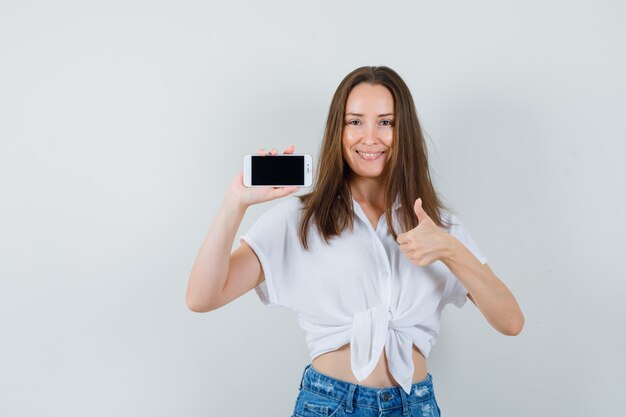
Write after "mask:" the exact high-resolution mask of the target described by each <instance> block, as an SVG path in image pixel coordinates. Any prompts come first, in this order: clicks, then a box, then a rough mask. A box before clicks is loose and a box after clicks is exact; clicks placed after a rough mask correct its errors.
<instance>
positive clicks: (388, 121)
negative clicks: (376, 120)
mask: <svg viewBox="0 0 626 417" xmlns="http://www.w3.org/2000/svg"><path fill="white" fill-rule="evenodd" d="M385 122H386V123H388V124H384V125H383V126H393V121H391V120H382V121H381V122H380V123H385Z"/></svg>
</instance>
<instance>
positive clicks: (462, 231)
mask: <svg viewBox="0 0 626 417" xmlns="http://www.w3.org/2000/svg"><path fill="white" fill-rule="evenodd" d="M450 220H451V223H452V226H450V232H449V233H450V234H451V235H452V236H454V237H455V238H457V239H458V240H459V241H460V242H461V243H462V244H463V245H464V246H465V247H466V248H467V249H468V250H469V251H470V252H471V253H472V254H473V255H474V256H475V257H476V258H477V259H478V260H479V261H480V263H481V264H483V265H484V264H486V263H487V257H486V256H484V255H483V254H482V253H481V251H480V249H479V248H478V245H477V244H476V241H474V239H473V238H472V236H471V235H470V234H469V231H468V230H467V228H466V227H465V225H464V224H463V222H462V221H461V220H460V219H459V218H458V217H457V216H456V215H455V214H451V215H450ZM448 272H449V274H448V275H449V279H450V281H449V282H448V292H447V301H446V304H448V303H452V304H454V305H455V306H457V307H458V308H461V307H463V306H464V305H465V303H466V302H467V293H468V291H467V288H465V286H464V285H463V284H462V283H461V281H459V280H458V279H457V278H456V277H455V276H454V274H452V272H451V271H449V270H448Z"/></svg>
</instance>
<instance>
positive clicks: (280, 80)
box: [0, 0, 626, 417]
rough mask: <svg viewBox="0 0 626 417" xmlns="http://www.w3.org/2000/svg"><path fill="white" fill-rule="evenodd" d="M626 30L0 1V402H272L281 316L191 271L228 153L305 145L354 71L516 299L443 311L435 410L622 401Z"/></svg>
mask: <svg viewBox="0 0 626 417" xmlns="http://www.w3.org/2000/svg"><path fill="white" fill-rule="evenodd" d="M624 39H626V6H625V3H624V2H622V1H617V0H616V1H595V2H587V1H571V0H570V1H528V0H527V1H517V2H496V1H480V2H467V1H448V2H435V1H396V2H371V1H315V2H312V1H310V2H302V1H280V2H278V1H265V2H254V1H247V2H242V1H239V2H228V3H226V2H220V3H218V4H215V3H211V2H207V1H181V0H179V1H176V2H174V1H137V0H124V1H111V0H109V1H106V2H105V1H99V2H80V1H56V2H46V1H29V2H26V1H7V0H2V1H0V191H1V197H0V211H1V213H0V214H1V215H0V231H1V233H0V330H1V333H0V416H11V417H22V416H33V417H34V416H37V417H45V416H63V417H73V416H81V417H82V416H107V417H108V416H151V417H157V416H174V415H175V416H189V417H195V416H218V415H220V416H244V415H259V416H270V415H273V416H278V415H283V416H285V417H286V416H288V415H290V414H291V412H292V410H293V405H294V402H295V399H296V395H297V389H298V384H299V381H300V377H301V375H302V370H303V368H304V366H305V365H306V364H307V363H308V352H307V349H306V345H305V343H304V333H303V332H302V331H301V330H300V328H299V327H298V325H297V322H296V317H295V314H293V313H292V312H291V311H289V310H287V309H283V308H279V309H271V308H267V307H264V306H263V305H262V304H261V303H260V301H259V300H258V299H257V298H256V295H255V294H254V293H253V292H250V293H248V294H246V295H244V296H243V297H241V298H239V299H237V300H235V301H234V302H232V303H231V304H229V305H227V306H225V307H223V308H222V309H220V310H217V311H214V312H211V313H207V314H198V313H193V312H191V311H189V310H188V309H187V308H186V306H185V290H186V285H187V279H188V276H189V272H190V269H191V266H192V263H193V260H194V258H195V255H196V253H197V250H198V248H199V246H200V243H201V241H202V239H203V238H204V236H205V233H206V231H207V228H208V226H209V225H210V222H211V220H212V218H213V216H214V215H215V213H216V212H217V209H218V207H219V204H220V202H221V200H222V198H223V196H224V193H225V190H226V187H227V185H228V183H229V182H230V180H231V178H232V177H233V176H234V175H235V173H236V172H237V170H238V169H240V167H241V159H242V156H243V155H244V154H245V153H254V152H255V151H256V150H257V149H258V148H259V147H262V146H263V147H265V148H267V149H269V148H271V147H274V146H275V147H278V148H279V149H280V150H281V151H282V150H283V149H284V148H286V147H287V146H288V145H289V144H291V143H294V144H295V145H296V151H297V152H307V153H310V154H312V155H313V157H314V158H316V156H317V152H318V147H319V143H320V139H321V135H322V131H323V126H324V122H325V117H326V112H327V109H328V105H329V103H330V99H331V95H332V93H333V91H334V90H335V88H336V87H337V85H338V83H339V82H340V81H341V79H342V78H343V77H344V76H345V75H346V74H347V73H348V72H349V71H351V70H353V69H354V68H357V67H359V66H362V65H388V66H390V67H392V68H394V69H395V70H396V71H397V72H398V73H399V74H400V75H401V76H402V77H403V78H404V79H405V80H406V82H407V83H408V85H409V87H410V88H411V90H412V92H413V95H414V98H415V101H416V105H417V108H418V114H419V116H420V117H421V121H422V122H423V125H424V128H425V131H426V134H427V137H428V141H429V146H430V149H431V161H432V167H433V176H434V180H435V183H436V186H437V187H438V189H439V191H440V192H441V194H442V195H443V196H444V198H445V201H446V202H447V203H449V204H450V206H451V207H452V208H453V209H455V210H457V212H458V213H459V216H460V218H461V219H462V220H464V222H465V224H466V226H467V227H468V229H469V230H470V232H471V233H472V235H473V237H474V239H475V240H476V241H477V243H478V245H479V246H480V248H481V250H482V252H483V253H484V254H485V255H486V256H487V257H488V258H489V264H490V265H491V267H492V268H493V269H494V271H495V272H496V274H497V275H498V276H499V277H500V278H501V279H502V280H503V281H504V282H505V283H506V284H507V286H508V287H509V288H510V289H511V291H512V292H513V294H514V295H515V296H516V298H517V300H518V301H519V303H520V305H521V306H522V309H523V311H524V314H525V317H526V326H525V328H524V330H523V332H522V333H521V334H520V335H519V336H517V337H507V336H504V335H501V334H499V333H498V332H497V331H495V330H494V329H493V328H491V326H490V325H489V324H488V323H487V322H486V320H485V319H484V318H483V316H482V315H481V314H480V312H479V311H478V310H477V309H476V307H475V306H474V305H473V304H471V303H470V302H468V303H467V304H466V306H465V307H464V308H463V309H461V310H458V309H456V307H448V309H446V310H445V312H444V318H443V325H442V332H441V335H440V338H439V339H438V341H437V345H436V346H435V348H434V350H433V352H432V353H431V356H430V357H429V362H428V365H429V370H430V372H431V373H432V374H433V377H434V382H435V389H436V393H437V398H438V401H439V404H440V406H441V409H442V413H443V415H446V416H494V417H496V416H497V417H501V416H508V417H517V416H519V417H521V416H568V417H571V416H590V415H618V414H620V413H622V412H623V409H624V407H625V406H626V401H625V400H624V395H623V389H624V386H625V385H626V384H625V377H624V375H625V374H626V372H625V371H626V365H625V363H626V361H625V360H624V355H623V352H624V351H626V346H625V340H626V338H625V336H624V330H625V325H624V317H625V311H624V299H625V296H626V290H625V289H626V285H625V284H624V278H625V274H624V272H625V267H624V254H625V252H624V246H625V245H624V239H623V236H624V231H625V229H626V228H625V221H624V216H623V214H622V211H623V206H624V203H625V202H626V201H625V198H624V191H625V188H626V187H625V186H624V180H625V178H626V175H625V174H626V168H625V164H624V152H625V151H626V145H624V139H626V127H625V125H624V121H623V120H624V112H625V110H626V81H625V77H624V74H626V58H625V55H626V48H625V45H624ZM271 204H272V203H271V202H270V203H266V204H265V205H261V206H254V207H252V208H251V209H250V211H249V212H248V213H247V214H246V217H245V219H244V222H243V223H242V225H241V229H240V233H241V232H243V231H245V230H247V228H248V227H249V226H250V225H251V224H252V222H253V221H254V219H255V218H256V217H257V216H258V215H259V214H260V213H261V212H262V211H264V210H265V209H267V208H268V207H270V206H271ZM237 245H238V242H235V244H234V247H236V246H237Z"/></svg>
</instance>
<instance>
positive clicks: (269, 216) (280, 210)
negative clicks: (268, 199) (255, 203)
mask: <svg viewBox="0 0 626 417" xmlns="http://www.w3.org/2000/svg"><path fill="white" fill-rule="evenodd" d="M272 203H273V204H272V205H271V206H270V207H268V208H266V209H265V210H264V211H263V213H262V214H261V215H260V216H259V220H261V219H263V220H264V221H276V222H281V223H284V222H285V221H287V222H289V221H295V220H298V219H299V218H300V212H301V209H302V203H301V202H300V199H299V198H298V197H297V196H293V195H289V196H287V197H282V198H280V199H279V200H277V201H273V202H272Z"/></svg>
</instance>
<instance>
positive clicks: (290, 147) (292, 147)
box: [283, 145, 296, 153]
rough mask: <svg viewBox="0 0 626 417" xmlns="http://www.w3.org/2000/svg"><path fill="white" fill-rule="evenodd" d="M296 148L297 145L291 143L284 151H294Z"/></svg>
mask: <svg viewBox="0 0 626 417" xmlns="http://www.w3.org/2000/svg"><path fill="white" fill-rule="evenodd" d="M295 150H296V147H295V146H293V145H289V147H288V148H287V149H285V152H283V153H293V152H294V151H295Z"/></svg>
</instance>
